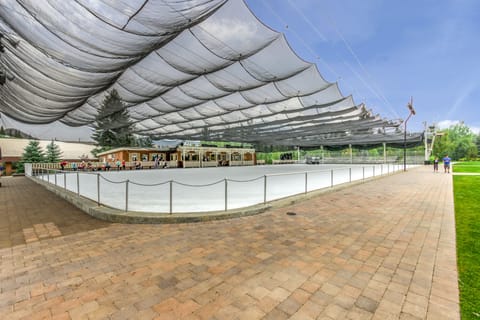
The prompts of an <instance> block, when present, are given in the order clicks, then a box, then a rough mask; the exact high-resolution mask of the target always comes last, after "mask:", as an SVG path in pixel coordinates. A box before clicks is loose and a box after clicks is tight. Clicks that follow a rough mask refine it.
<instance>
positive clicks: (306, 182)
mask: <svg viewBox="0 0 480 320" xmlns="http://www.w3.org/2000/svg"><path fill="white" fill-rule="evenodd" d="M307 192H308V176H307V172H305V194H307Z"/></svg>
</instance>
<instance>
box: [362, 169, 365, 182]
mask: <svg viewBox="0 0 480 320" xmlns="http://www.w3.org/2000/svg"><path fill="white" fill-rule="evenodd" d="M362 175H363V178H362V180H365V167H362Z"/></svg>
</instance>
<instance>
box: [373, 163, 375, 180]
mask: <svg viewBox="0 0 480 320" xmlns="http://www.w3.org/2000/svg"><path fill="white" fill-rule="evenodd" d="M373 177H374V178H375V165H374V166H373Z"/></svg>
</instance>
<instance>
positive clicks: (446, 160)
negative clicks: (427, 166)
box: [442, 154, 452, 173]
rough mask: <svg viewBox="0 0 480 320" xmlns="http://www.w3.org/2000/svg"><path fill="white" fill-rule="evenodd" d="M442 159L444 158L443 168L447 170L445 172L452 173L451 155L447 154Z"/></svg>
mask: <svg viewBox="0 0 480 320" xmlns="http://www.w3.org/2000/svg"><path fill="white" fill-rule="evenodd" d="M442 160H443V170H444V171H445V173H450V162H451V161H452V159H450V157H449V156H448V154H447V155H445V157H444V158H443V159H442Z"/></svg>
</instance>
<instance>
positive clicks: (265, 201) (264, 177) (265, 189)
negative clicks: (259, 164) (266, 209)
mask: <svg viewBox="0 0 480 320" xmlns="http://www.w3.org/2000/svg"><path fill="white" fill-rule="evenodd" d="M263 204H267V175H264V176H263Z"/></svg>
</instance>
